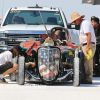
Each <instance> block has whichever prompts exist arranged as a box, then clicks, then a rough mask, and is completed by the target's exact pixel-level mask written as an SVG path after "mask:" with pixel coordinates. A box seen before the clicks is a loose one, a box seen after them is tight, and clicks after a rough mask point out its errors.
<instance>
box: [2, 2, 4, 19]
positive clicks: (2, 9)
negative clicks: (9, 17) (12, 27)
mask: <svg viewBox="0 0 100 100" xmlns="http://www.w3.org/2000/svg"><path fill="white" fill-rule="evenodd" d="M3 9H4V0H3V7H2V19H3Z"/></svg>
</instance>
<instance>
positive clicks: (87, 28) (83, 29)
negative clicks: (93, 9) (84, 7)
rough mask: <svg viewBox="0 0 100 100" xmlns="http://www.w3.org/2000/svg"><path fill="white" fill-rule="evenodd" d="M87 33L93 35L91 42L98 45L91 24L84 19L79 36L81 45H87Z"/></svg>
mask: <svg viewBox="0 0 100 100" xmlns="http://www.w3.org/2000/svg"><path fill="white" fill-rule="evenodd" d="M86 33H91V42H94V43H95V44H96V37H95V33H94V29H93V26H92V24H91V22H89V21H87V20H85V19H83V21H82V23H81V25H80V35H79V39H80V43H81V44H84V43H87V36H86Z"/></svg>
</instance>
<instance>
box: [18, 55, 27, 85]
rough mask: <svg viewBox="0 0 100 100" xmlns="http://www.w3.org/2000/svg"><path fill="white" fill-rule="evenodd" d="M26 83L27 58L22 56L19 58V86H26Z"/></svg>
mask: <svg viewBox="0 0 100 100" xmlns="http://www.w3.org/2000/svg"><path fill="white" fill-rule="evenodd" d="M24 82H25V57H24V56H20V57H19V58H18V73H17V84H18V85H24Z"/></svg>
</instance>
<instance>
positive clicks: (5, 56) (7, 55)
mask: <svg viewBox="0 0 100 100" xmlns="http://www.w3.org/2000/svg"><path fill="white" fill-rule="evenodd" d="M7 61H9V62H12V53H11V52H10V51H4V52H2V53H0V65H2V64H5V63H6V62H7Z"/></svg>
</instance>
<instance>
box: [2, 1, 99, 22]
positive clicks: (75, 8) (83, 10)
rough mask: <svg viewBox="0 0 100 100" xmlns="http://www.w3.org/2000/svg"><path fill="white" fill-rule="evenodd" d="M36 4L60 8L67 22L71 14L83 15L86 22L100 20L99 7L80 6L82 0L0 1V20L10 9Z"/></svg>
mask: <svg viewBox="0 0 100 100" xmlns="http://www.w3.org/2000/svg"><path fill="white" fill-rule="evenodd" d="M3 2H4V7H3ZM36 3H37V4H38V5H39V6H49V7H60V8H62V10H63V11H64V13H65V16H66V19H67V21H68V22H70V21H71V18H70V15H71V14H72V13H73V12H78V13H79V14H80V15H85V19H87V20H90V18H91V16H97V17H99V18H100V13H99V9H100V5H95V6H93V5H91V4H82V0H0V18H2V16H4V15H5V13H6V11H7V10H8V9H9V8H11V7H17V6H19V7H21V6H24V7H25V6H35V5H36ZM3 8H4V9H3ZM2 9H3V10H2ZM2 11H3V13H2Z"/></svg>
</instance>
